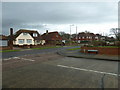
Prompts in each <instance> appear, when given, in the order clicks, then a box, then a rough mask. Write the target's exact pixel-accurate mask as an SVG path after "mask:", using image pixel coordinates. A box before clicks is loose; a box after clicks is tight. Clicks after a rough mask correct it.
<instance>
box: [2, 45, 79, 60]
mask: <svg viewBox="0 0 120 90" xmlns="http://www.w3.org/2000/svg"><path fill="white" fill-rule="evenodd" d="M76 47H80V46H72V47H67V46H64V47H61V48H50V49H32V50H25V51H18V52H3V53H2V58H11V57H16V56H23V55H28V54H38V53H41V54H42V53H51V52H57V51H59V50H63V49H69V48H76Z"/></svg>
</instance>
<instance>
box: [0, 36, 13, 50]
mask: <svg viewBox="0 0 120 90" xmlns="http://www.w3.org/2000/svg"><path fill="white" fill-rule="evenodd" d="M0 49H1V50H9V49H12V47H11V46H10V42H9V39H8V36H5V35H0Z"/></svg>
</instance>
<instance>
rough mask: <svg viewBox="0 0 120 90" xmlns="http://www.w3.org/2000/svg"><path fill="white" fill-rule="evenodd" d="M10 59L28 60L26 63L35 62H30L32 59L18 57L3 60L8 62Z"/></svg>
mask: <svg viewBox="0 0 120 90" xmlns="http://www.w3.org/2000/svg"><path fill="white" fill-rule="evenodd" d="M10 59H22V60H28V61H35V60H32V59H26V58H20V57H12V58H6V59H3V60H10Z"/></svg>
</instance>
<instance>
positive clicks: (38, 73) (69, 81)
mask: <svg viewBox="0 0 120 90" xmlns="http://www.w3.org/2000/svg"><path fill="white" fill-rule="evenodd" d="M117 74H118V62H113V61H112V62H111V61H101V60H92V59H83V58H70V57H63V56H60V55H57V54H56V53H48V54H36V55H26V56H19V57H13V58H11V59H8V60H7V59H6V60H3V79H2V80H3V88H6V87H7V88H117V87H118V77H117Z"/></svg>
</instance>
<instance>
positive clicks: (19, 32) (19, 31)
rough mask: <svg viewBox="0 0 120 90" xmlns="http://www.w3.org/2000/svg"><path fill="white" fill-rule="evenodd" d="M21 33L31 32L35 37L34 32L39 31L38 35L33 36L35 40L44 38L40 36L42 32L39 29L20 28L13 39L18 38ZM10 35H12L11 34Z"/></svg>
mask: <svg viewBox="0 0 120 90" xmlns="http://www.w3.org/2000/svg"><path fill="white" fill-rule="evenodd" d="M21 33H29V34H30V35H31V36H32V37H33V33H37V35H38V36H37V37H33V38H34V39H35V40H41V39H42V38H41V37H40V34H39V33H38V31H35V30H26V29H20V30H18V31H17V32H16V33H15V34H14V35H13V39H15V38H17V37H18V36H19V35H20V34H21ZM9 37H10V36H9Z"/></svg>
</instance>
